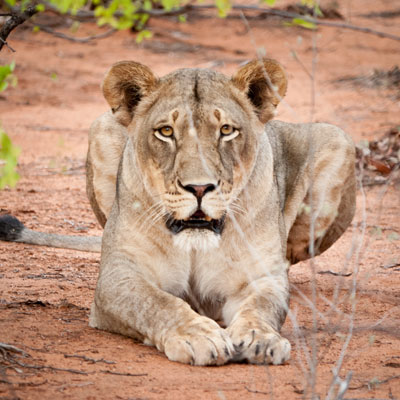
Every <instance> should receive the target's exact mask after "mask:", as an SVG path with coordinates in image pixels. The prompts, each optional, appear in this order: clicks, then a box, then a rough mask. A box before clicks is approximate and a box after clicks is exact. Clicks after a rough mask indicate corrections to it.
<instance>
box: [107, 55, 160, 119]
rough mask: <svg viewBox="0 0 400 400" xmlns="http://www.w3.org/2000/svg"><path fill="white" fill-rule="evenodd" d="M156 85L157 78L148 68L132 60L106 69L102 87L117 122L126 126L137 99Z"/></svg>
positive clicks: (137, 101)
mask: <svg viewBox="0 0 400 400" xmlns="http://www.w3.org/2000/svg"><path fill="white" fill-rule="evenodd" d="M156 85H157V78H156V77H155V76H154V74H153V72H151V70H150V68H148V67H146V66H145V65H142V64H139V63H137V62H134V61H121V62H118V63H116V64H114V65H113V66H112V67H111V69H110V70H109V71H108V73H107V74H106V76H105V78H104V81H103V85H102V89H103V95H104V97H105V99H106V100H107V102H108V104H109V105H110V107H111V109H112V111H113V113H114V114H115V117H116V119H117V120H118V122H120V123H121V124H122V125H125V126H127V125H129V123H130V122H131V120H132V117H133V112H134V109H135V107H136V106H137V104H138V103H139V101H140V100H141V99H142V97H144V96H147V95H148V94H149V93H150V92H151V91H152V90H153V89H154V88H155V87H156Z"/></svg>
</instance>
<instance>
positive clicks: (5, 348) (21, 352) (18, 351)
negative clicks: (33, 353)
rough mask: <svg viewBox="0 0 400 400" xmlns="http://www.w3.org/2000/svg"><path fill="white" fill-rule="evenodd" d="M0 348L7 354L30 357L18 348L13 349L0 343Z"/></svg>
mask: <svg viewBox="0 0 400 400" xmlns="http://www.w3.org/2000/svg"><path fill="white" fill-rule="evenodd" d="M0 348H2V349H3V350H6V351H9V352H13V353H19V354H22V355H23V356H24V357H30V355H29V354H28V353H27V352H25V351H24V350H21V349H19V348H18V347H15V346H13V345H11V344H8V343H0Z"/></svg>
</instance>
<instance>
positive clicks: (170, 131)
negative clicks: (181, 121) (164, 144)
mask: <svg viewBox="0 0 400 400" xmlns="http://www.w3.org/2000/svg"><path fill="white" fill-rule="evenodd" d="M157 131H158V132H160V134H161V135H163V136H165V137H171V136H172V135H173V134H174V130H173V129H172V127H170V126H168V125H166V126H163V127H162V128H160V129H157Z"/></svg>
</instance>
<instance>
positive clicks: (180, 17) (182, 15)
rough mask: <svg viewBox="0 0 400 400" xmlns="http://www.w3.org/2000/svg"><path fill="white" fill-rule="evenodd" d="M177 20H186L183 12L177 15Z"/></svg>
mask: <svg viewBox="0 0 400 400" xmlns="http://www.w3.org/2000/svg"><path fill="white" fill-rule="evenodd" d="M178 21H179V22H186V15H185V14H180V15H178Z"/></svg>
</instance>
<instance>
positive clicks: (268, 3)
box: [263, 0, 276, 7]
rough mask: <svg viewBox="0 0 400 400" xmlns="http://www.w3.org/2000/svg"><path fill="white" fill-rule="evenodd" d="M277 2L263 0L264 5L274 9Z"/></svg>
mask: <svg viewBox="0 0 400 400" xmlns="http://www.w3.org/2000/svg"><path fill="white" fill-rule="evenodd" d="M275 1H276V0H263V3H265V4H267V5H269V6H270V7H272V6H273V5H274V4H275Z"/></svg>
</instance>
